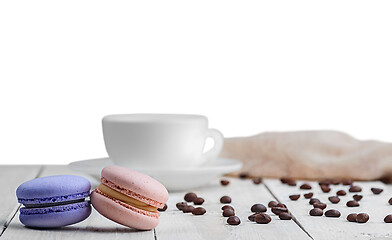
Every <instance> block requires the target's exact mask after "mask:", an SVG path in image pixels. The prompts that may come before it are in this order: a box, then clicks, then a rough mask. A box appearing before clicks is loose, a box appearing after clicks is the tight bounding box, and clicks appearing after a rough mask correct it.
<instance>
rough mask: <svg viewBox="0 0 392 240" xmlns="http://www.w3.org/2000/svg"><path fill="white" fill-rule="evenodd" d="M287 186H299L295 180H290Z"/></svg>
mask: <svg viewBox="0 0 392 240" xmlns="http://www.w3.org/2000/svg"><path fill="white" fill-rule="evenodd" d="M287 185H289V186H292V187H294V186H297V182H296V181H295V180H293V179H292V180H290V181H289V182H288V183H287Z"/></svg>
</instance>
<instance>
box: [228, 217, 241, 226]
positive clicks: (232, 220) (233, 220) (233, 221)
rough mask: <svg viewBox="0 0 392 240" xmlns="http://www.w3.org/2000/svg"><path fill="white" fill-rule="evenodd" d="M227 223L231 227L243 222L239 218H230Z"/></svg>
mask: <svg viewBox="0 0 392 240" xmlns="http://www.w3.org/2000/svg"><path fill="white" fill-rule="evenodd" d="M227 223H228V224H229V225H239V224H240V223H241V220H240V218H239V217H237V216H230V217H229V218H228V219H227Z"/></svg>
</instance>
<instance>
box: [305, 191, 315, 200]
mask: <svg viewBox="0 0 392 240" xmlns="http://www.w3.org/2000/svg"><path fill="white" fill-rule="evenodd" d="M304 197H305V198H306V199H309V198H311V197H313V193H312V192H310V193H305V194H304Z"/></svg>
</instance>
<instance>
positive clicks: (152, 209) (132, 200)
mask: <svg viewBox="0 0 392 240" xmlns="http://www.w3.org/2000/svg"><path fill="white" fill-rule="evenodd" d="M98 190H99V191H101V192H102V193H104V194H105V195H107V196H108V197H110V198H113V199H116V200H118V201H121V202H124V203H126V204H128V205H131V206H133V207H135V208H138V209H141V210H144V211H148V212H157V210H158V208H157V207H154V206H151V205H149V204H147V203H144V202H141V201H139V200H137V199H135V198H132V197H130V196H127V195H125V194H123V193H121V192H118V191H116V190H113V189H112V188H110V187H108V186H106V185H104V184H100V185H99V186H98Z"/></svg>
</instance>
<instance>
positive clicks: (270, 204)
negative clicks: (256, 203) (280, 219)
mask: <svg viewBox="0 0 392 240" xmlns="http://www.w3.org/2000/svg"><path fill="white" fill-rule="evenodd" d="M391 199H392V198H391ZM276 205H278V203H277V202H275V201H270V202H269V203H268V207H270V208H272V207H276Z"/></svg>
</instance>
